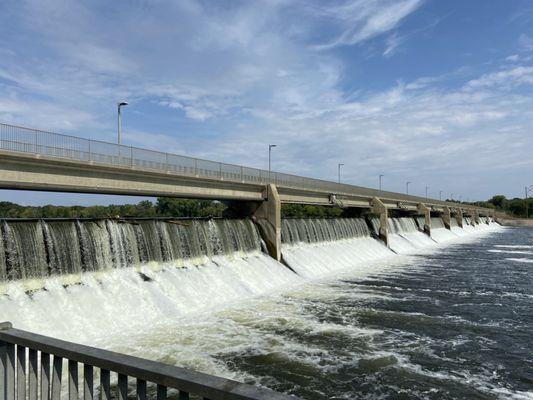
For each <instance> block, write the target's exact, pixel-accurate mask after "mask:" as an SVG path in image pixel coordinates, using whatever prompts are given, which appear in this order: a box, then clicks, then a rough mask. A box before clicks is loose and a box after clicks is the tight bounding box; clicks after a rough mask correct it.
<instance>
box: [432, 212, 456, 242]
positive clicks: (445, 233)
mask: <svg viewBox="0 0 533 400" xmlns="http://www.w3.org/2000/svg"><path fill="white" fill-rule="evenodd" d="M458 236H460V235H459V234H457V233H455V231H454V230H453V229H447V228H446V227H445V226H444V221H443V220H442V218H440V217H432V218H431V237H432V238H433V240H435V241H436V242H438V243H442V242H446V241H448V240H453V239H457V237H458Z"/></svg>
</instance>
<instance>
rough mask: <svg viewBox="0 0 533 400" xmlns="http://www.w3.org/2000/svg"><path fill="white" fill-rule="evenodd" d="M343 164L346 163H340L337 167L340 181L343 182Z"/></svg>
mask: <svg viewBox="0 0 533 400" xmlns="http://www.w3.org/2000/svg"><path fill="white" fill-rule="evenodd" d="M343 165H344V164H341V163H339V165H338V166H337V167H338V173H339V183H341V167H342V166H343Z"/></svg>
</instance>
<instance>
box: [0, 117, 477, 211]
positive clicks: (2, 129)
mask: <svg viewBox="0 0 533 400" xmlns="http://www.w3.org/2000/svg"><path fill="white" fill-rule="evenodd" d="M0 150H5V151H10V152H18V153H31V154H37V155H40V156H43V157H53V158H59V159H65V160H72V161H79V162H85V163H87V164H97V165H105V166H115V167H122V168H135V169H138V170H145V171H156V172H162V173H166V174H175V175H180V176H185V177H198V178H207V179H218V180H224V181H231V182H241V183H249V184H259V185H266V184H268V183H273V184H275V185H276V186H278V187H281V188H292V189H303V190H312V191H322V192H327V193H331V194H337V195H339V194H340V195H352V196H364V197H368V198H372V197H379V198H381V199H383V200H392V201H405V202H410V203H419V202H424V203H426V204H432V205H441V206H450V207H454V206H457V204H454V203H448V202H445V201H440V200H434V199H426V198H423V197H418V196H410V195H407V194H402V193H394V192H388V191H381V190H377V189H370V188H365V187H361V186H354V185H347V184H341V183H336V182H330V181H325V180H321V179H314V178H306V177H302V176H297V175H291V174H285V173H280V172H274V171H267V170H262V169H258V168H250V167H245V166H242V165H235V164H227V163H221V162H217V161H209V160H203V159H199V158H193V157H187V156H180V155H177V154H171V153H164V152H159V151H153V150H147V149H142V148H138V147H132V146H125V145H119V144H114V143H108V142H102V141H98V140H92V139H83V138H79V137H75V136H68V135H63V134H59V133H54V132H47V131H41V130H37V129H30V128H25V127H21V126H16V125H9V124H3V123H0ZM461 207H464V208H476V207H470V206H466V205H464V204H462V205H461Z"/></svg>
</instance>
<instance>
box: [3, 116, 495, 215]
mask: <svg viewBox="0 0 533 400" xmlns="http://www.w3.org/2000/svg"><path fill="white" fill-rule="evenodd" d="M0 155H1V158H0V187H1V188H8V189H25V190H45V191H66V192H84V193H108V194H127V195H143V196H175V197H185V198H187V197H188V198H210V199H219V200H244V201H261V200H263V198H264V196H265V195H264V187H265V185H267V184H269V183H273V184H275V185H276V186H277V188H278V192H279V195H280V198H281V201H282V202H283V203H304V204H332V198H331V195H335V199H336V202H337V203H338V204H340V205H342V206H346V207H370V205H371V201H372V199H373V198H374V197H378V198H380V199H381V200H382V201H383V203H384V204H386V205H387V207H390V208H405V209H416V206H417V204H419V203H425V204H426V205H428V206H430V207H431V208H432V209H434V210H442V209H443V208H444V207H446V206H448V207H451V208H458V207H461V208H462V209H464V210H465V211H467V210H472V211H473V210H478V211H484V210H481V209H479V208H478V207H473V206H468V205H464V204H461V205H459V204H457V203H450V202H444V201H439V200H435V199H426V198H422V197H417V196H409V195H406V194H402V193H394V192H388V191H380V190H376V189H370V188H365V187H360V186H354V185H347V184H339V183H335V182H330V181H324V180H320V179H313V178H306V177H302V176H296V175H290V174H284V173H279V172H269V171H266V170H261V169H257V168H249V167H245V166H240V165H234V164H226V163H221V162H215V161H209V160H202V159H198V158H192V157H186V156H180V155H176V154H170V153H163V152H157V151H152V150H146V149H141V148H136V147H132V146H124V145H117V144H113V143H106V142H101V141H95V140H89V139H83V138H79V137H74V136H67V135H61V134H58V133H52V132H45V131H40V130H35V129H28V128H24V127H19V126H13V125H7V124H0ZM485 211H487V212H488V211H489V210H485Z"/></svg>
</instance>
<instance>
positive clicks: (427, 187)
mask: <svg viewBox="0 0 533 400" xmlns="http://www.w3.org/2000/svg"><path fill="white" fill-rule="evenodd" d="M428 189H429V186H426V200H427V199H428Z"/></svg>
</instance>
